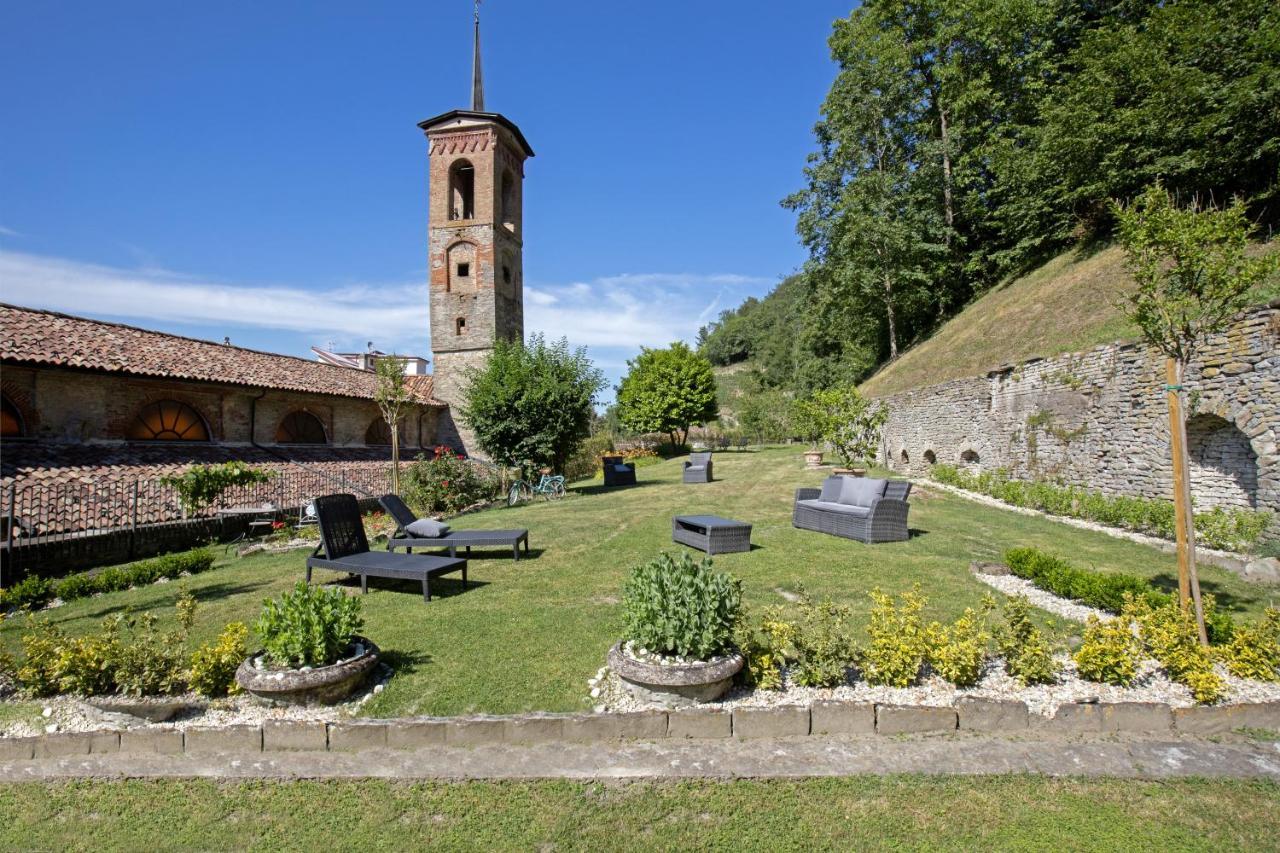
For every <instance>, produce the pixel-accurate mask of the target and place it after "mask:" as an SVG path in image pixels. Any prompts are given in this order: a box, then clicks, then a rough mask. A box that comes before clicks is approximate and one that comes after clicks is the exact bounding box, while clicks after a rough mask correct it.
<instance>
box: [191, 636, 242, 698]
mask: <svg viewBox="0 0 1280 853" xmlns="http://www.w3.org/2000/svg"><path fill="white" fill-rule="evenodd" d="M248 636H249V629H248V627H247V626H245V624H244V623H243V622H232V623H231V624H229V625H227V627H225V628H223V629H222V633H221V634H219V635H218V639H217V640H215V641H214V642H212V643H207V644H205V645H203V646H201V647H200V648H198V649H196V650H195V651H194V652H192V654H191V680H190V683H191V689H192V690H194V691H195V692H197V693H199V694H200V695H201V696H209V697H215V696H226V695H227V694H228V693H239V692H240V685H238V684H236V669H237V668H239V666H240V663H241V662H242V661H243V660H244V659H245V657H246V656H247V655H248V651H247V650H246V648H245V638H247V637H248Z"/></svg>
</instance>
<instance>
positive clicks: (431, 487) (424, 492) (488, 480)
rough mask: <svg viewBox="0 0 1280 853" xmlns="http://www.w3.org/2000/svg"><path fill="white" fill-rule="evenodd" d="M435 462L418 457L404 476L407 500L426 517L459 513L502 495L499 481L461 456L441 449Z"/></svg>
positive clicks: (446, 449) (420, 455)
mask: <svg viewBox="0 0 1280 853" xmlns="http://www.w3.org/2000/svg"><path fill="white" fill-rule="evenodd" d="M436 453H437V455H436V456H435V458H432V459H428V458H427V457H426V456H425V455H423V454H418V459H417V461H416V462H414V463H413V464H412V465H410V466H409V467H408V468H407V469H406V470H405V474H404V479H403V488H404V498H405V500H406V501H407V502H408V503H409V504H410V505H411V506H413V507H415V508H417V509H419V510H421V511H422V512H423V513H424V514H427V515H435V514H438V513H456V512H460V511H462V510H464V509H466V508H467V507H469V506H473V505H475V504H478V503H482V502H484V501H488V500H492V499H493V498H494V497H495V496H496V495H497V494H498V481H497V478H495V477H493V476H491V475H490V474H489V473H488V472H486V471H482V470H481V469H480V468H478V467H477V466H476V465H474V464H473V463H471V462H468V461H467V460H465V459H463V458H461V457H460V456H457V455H455V454H454V453H453V451H451V450H449V449H448V448H445V447H441V448H438V449H437V452H436Z"/></svg>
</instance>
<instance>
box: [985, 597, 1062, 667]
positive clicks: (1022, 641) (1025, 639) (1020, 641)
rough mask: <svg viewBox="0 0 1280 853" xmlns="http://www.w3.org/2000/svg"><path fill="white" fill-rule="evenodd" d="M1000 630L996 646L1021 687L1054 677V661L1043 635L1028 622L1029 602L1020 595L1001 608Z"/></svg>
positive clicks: (1029, 614) (1051, 651)
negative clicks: (1002, 611)
mask: <svg viewBox="0 0 1280 853" xmlns="http://www.w3.org/2000/svg"><path fill="white" fill-rule="evenodd" d="M1004 621H1005V624H1004V627H1003V628H1002V629H1001V630H1000V632H999V634H998V635H997V640H996V644H997V647H998V648H999V650H1000V654H1001V655H1003V656H1004V667H1005V669H1006V670H1008V672H1009V674H1010V675H1012V676H1013V677H1014V678H1016V679H1018V680H1019V681H1021V682H1022V683H1023V684H1050V683H1052V682H1053V681H1055V680H1057V678H1058V662H1057V661H1055V660H1054V659H1053V650H1052V649H1051V648H1049V643H1048V641H1047V640H1045V638H1044V634H1042V633H1041V632H1040V629H1039V628H1037V627H1036V626H1035V624H1034V623H1033V622H1032V621H1031V602H1030V601H1028V600H1027V597H1026V596H1024V595H1017V596H1014V597H1012V598H1010V599H1009V600H1008V601H1007V602H1005V605H1004Z"/></svg>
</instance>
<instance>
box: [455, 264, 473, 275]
mask: <svg viewBox="0 0 1280 853" xmlns="http://www.w3.org/2000/svg"><path fill="white" fill-rule="evenodd" d="M469 275H471V264H458V278H466V277H467V276H469Z"/></svg>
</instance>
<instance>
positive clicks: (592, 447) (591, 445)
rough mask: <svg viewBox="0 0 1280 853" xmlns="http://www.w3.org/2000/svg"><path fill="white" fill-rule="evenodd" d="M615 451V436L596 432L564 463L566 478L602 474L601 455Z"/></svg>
mask: <svg viewBox="0 0 1280 853" xmlns="http://www.w3.org/2000/svg"><path fill="white" fill-rule="evenodd" d="M612 452H613V436H612V435H610V434H609V433H607V432H601V433H596V434H595V435H593V436H591V437H589V438H586V439H584V440H583V442H582V444H580V445H579V446H578V449H577V451H576V452H575V453H574V454H573V455H572V456H570V457H569V461H567V462H565V464H564V478H565V479H566V480H567V481H569V482H571V483H572V482H574V481H576V480H589V479H591V478H592V477H596V476H598V475H599V474H600V457H601V456H607V455H609V454H610V453H612Z"/></svg>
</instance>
